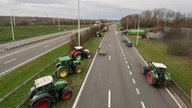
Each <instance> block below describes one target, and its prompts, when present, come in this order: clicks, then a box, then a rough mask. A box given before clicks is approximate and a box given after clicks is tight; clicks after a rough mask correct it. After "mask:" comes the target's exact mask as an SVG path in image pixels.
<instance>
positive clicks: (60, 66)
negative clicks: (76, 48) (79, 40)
mask: <svg viewBox="0 0 192 108" xmlns="http://www.w3.org/2000/svg"><path fill="white" fill-rule="evenodd" d="M56 70H57V71H56V72H55V74H56V76H57V77H58V78H64V77H67V76H68V75H69V74H72V73H76V74H79V73H81V72H82V69H81V61H79V60H75V59H73V58H71V57H69V56H63V57H59V63H57V65H56Z"/></svg>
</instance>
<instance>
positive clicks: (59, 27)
mask: <svg viewBox="0 0 192 108" xmlns="http://www.w3.org/2000/svg"><path fill="white" fill-rule="evenodd" d="M58 29H59V32H60V31H61V26H60V19H59V18H58Z"/></svg>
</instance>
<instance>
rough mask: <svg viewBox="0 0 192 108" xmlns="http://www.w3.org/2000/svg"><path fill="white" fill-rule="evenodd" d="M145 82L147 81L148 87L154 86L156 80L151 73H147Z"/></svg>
mask: <svg viewBox="0 0 192 108" xmlns="http://www.w3.org/2000/svg"><path fill="white" fill-rule="evenodd" d="M147 81H148V83H149V84H150V85H155V84H156V79H155V78H153V75H152V73H151V72H149V73H148V74H147Z"/></svg>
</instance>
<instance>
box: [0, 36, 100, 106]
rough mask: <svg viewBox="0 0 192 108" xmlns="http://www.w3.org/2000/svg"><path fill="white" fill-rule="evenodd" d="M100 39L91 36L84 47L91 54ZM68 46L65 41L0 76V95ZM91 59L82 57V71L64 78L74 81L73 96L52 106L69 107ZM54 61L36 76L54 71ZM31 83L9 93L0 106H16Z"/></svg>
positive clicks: (42, 66)
mask: <svg viewBox="0 0 192 108" xmlns="http://www.w3.org/2000/svg"><path fill="white" fill-rule="evenodd" d="M100 41H101V38H93V39H91V40H90V41H89V42H88V44H87V45H86V46H85V47H86V48H88V49H90V50H91V53H92V54H95V51H96V49H97V47H98V45H99V43H100ZM69 48H71V45H70V43H67V44H66V45H64V46H62V47H59V48H57V49H55V50H54V51H52V52H50V53H48V54H46V55H44V56H42V57H39V58H38V59H36V60H34V61H32V62H31V63H28V64H26V65H24V66H22V67H20V68H18V69H17V70H15V71H14V72H11V73H10V74H8V75H6V76H4V77H1V78H0V81H1V83H0V91H1V92H0V97H2V96H4V95H5V94H7V93H8V92H10V91H11V90H12V89H14V88H15V87H17V86H18V85H20V84H22V83H23V82H24V81H26V80H27V79H29V78H30V77H31V76H33V75H34V74H35V73H36V72H38V71H40V70H41V69H42V68H44V67H45V66H46V65H47V64H49V63H50V62H53V60H55V59H56V58H58V57H59V56H61V55H62V54H63V53H64V52H65V51H67V50H68V49H69ZM68 55H70V52H69V53H68ZM91 61H92V59H83V60H82V61H81V62H82V67H83V72H82V73H81V74H78V75H75V74H73V75H69V76H68V77H67V78H65V80H67V81H71V80H73V83H74V85H73V90H74V94H73V97H72V99H70V100H68V101H66V102H63V101H59V102H57V103H55V104H53V108H58V107H61V106H62V108H70V107H71V106H72V103H73V101H74V99H75V96H76V94H77V91H78V89H79V88H80V85H81V82H82V81H83V78H84V76H85V74H86V71H87V69H88V67H89V66H88V65H89V64H90V63H91ZM56 63H57V62H55V63H53V64H52V65H50V66H49V67H48V68H46V69H45V70H43V71H42V72H41V73H40V74H39V75H38V76H37V77H36V78H39V77H42V76H45V75H49V74H51V73H52V72H54V71H55V65H56ZM36 78H34V79H36ZM54 79H55V80H57V78H56V77H54ZM33 83H34V81H33V80H31V81H30V82H29V83H27V84H26V85H25V86H23V87H21V88H20V89H18V91H16V92H15V93H14V94H13V95H11V96H10V97H8V98H6V99H5V100H4V101H2V102H1V103H0V104H1V105H0V106H1V107H3V108H10V107H11V108H12V107H16V106H17V105H18V104H19V103H20V102H21V101H22V100H23V99H24V98H26V97H27V95H28V94H27V93H28V90H29V89H30V87H31V86H32V85H33ZM24 107H25V108H26V107H29V102H28V103H26V104H25V105H24Z"/></svg>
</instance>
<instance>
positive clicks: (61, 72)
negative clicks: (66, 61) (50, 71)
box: [57, 68, 69, 78]
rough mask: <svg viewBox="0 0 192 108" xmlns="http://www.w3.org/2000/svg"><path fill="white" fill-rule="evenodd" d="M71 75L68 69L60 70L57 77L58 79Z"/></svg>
mask: <svg viewBox="0 0 192 108" xmlns="http://www.w3.org/2000/svg"><path fill="white" fill-rule="evenodd" d="M68 74H69V70H68V69H66V68H63V69H60V70H58V71H57V77H58V78H65V77H67V76H68Z"/></svg>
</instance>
